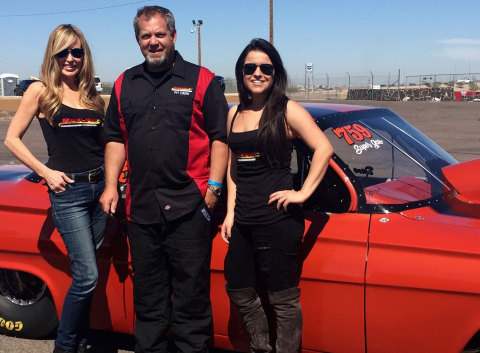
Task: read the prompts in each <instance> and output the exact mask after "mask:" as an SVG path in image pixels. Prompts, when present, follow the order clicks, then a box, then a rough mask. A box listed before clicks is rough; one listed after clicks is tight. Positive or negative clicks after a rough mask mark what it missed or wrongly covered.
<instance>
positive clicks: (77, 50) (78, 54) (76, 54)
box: [55, 48, 84, 59]
mask: <svg viewBox="0 0 480 353" xmlns="http://www.w3.org/2000/svg"><path fill="white" fill-rule="evenodd" d="M68 53H70V54H72V56H73V57H74V58H77V59H80V58H81V57H83V53H84V51H83V49H82V48H73V49H63V50H62V51H60V52H58V53H57V54H55V56H56V57H57V58H59V59H63V58H65V57H67V56H68Z"/></svg>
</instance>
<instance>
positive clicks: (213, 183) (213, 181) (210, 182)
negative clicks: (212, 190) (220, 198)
mask: <svg viewBox="0 0 480 353" xmlns="http://www.w3.org/2000/svg"><path fill="white" fill-rule="evenodd" d="M208 184H209V185H214V186H218V187H219V188H221V187H222V183H219V182H218V181H215V180H211V179H209V180H208Z"/></svg>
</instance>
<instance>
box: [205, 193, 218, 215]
mask: <svg viewBox="0 0 480 353" xmlns="http://www.w3.org/2000/svg"><path fill="white" fill-rule="evenodd" d="M217 201H218V197H217V196H215V195H214V194H213V192H212V191H210V189H207V193H206V194H205V204H206V205H207V207H208V210H209V211H210V213H212V211H213V209H214V208H215V205H216V204H217Z"/></svg>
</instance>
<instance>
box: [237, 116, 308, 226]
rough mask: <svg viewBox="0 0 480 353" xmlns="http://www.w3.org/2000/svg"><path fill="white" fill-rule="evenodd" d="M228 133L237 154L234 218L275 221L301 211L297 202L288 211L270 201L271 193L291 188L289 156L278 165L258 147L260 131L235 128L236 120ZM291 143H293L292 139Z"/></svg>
mask: <svg viewBox="0 0 480 353" xmlns="http://www.w3.org/2000/svg"><path fill="white" fill-rule="evenodd" d="M236 116H237V113H235V115H234V117H233V119H232V124H231V127H230V134H229V136H228V146H229V147H230V149H231V150H232V153H233V154H234V158H236V162H237V168H236V186H237V195H236V198H235V222H237V223H240V224H272V223H275V222H278V221H280V220H282V219H284V218H287V217H290V216H292V215H293V214H298V211H299V206H298V205H289V206H288V212H284V211H283V209H281V210H280V211H279V210H277V208H276V206H277V204H276V203H273V204H270V205H269V204H268V199H269V196H270V194H271V193H273V192H275V191H278V190H291V189H292V185H293V182H292V176H291V174H290V159H291V158H288V159H287V160H285V161H283V163H282V165H280V166H279V167H278V168H275V167H273V166H271V165H270V164H269V163H267V162H266V161H265V159H264V158H263V157H262V154H261V152H260V151H258V148H257V132H258V130H251V131H245V132H233V131H232V128H233V122H234V120H235V118H236ZM289 143H290V142H289ZM290 146H291V143H290Z"/></svg>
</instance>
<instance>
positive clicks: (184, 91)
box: [172, 86, 193, 96]
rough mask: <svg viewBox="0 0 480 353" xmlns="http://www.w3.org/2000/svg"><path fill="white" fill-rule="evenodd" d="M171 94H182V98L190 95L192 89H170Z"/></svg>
mask: <svg viewBox="0 0 480 353" xmlns="http://www.w3.org/2000/svg"><path fill="white" fill-rule="evenodd" d="M172 91H173V94H182V95H184V96H189V95H190V93H192V91H193V88H190V87H176V86H174V87H172Z"/></svg>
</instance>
